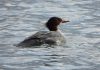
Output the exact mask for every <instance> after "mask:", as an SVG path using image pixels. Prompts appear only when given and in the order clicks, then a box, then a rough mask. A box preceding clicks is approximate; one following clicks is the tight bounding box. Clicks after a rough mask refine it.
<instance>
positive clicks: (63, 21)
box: [62, 20, 70, 23]
mask: <svg viewBox="0 0 100 70" xmlns="http://www.w3.org/2000/svg"><path fill="white" fill-rule="evenodd" d="M66 22H70V21H69V20H67V21H65V20H62V23H66Z"/></svg>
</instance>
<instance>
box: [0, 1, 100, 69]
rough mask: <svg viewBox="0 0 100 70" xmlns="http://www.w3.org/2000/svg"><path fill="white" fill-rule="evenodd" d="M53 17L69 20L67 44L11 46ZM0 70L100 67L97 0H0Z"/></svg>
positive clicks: (64, 29)
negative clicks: (29, 46) (26, 46)
mask: <svg viewBox="0 0 100 70" xmlns="http://www.w3.org/2000/svg"><path fill="white" fill-rule="evenodd" d="M52 16H58V17H61V18H64V19H66V20H67V19H68V20H70V22H69V23H68V24H67V23H66V24H62V25H60V27H59V28H60V29H61V30H62V32H63V33H64V34H65V36H66V40H67V42H66V45H64V46H54V48H51V47H48V48H45V47H43V46H41V47H38V48H18V47H15V46H13V45H14V44H17V43H19V42H20V41H22V40H24V39H25V38H26V37H29V36H30V35H32V34H34V33H35V32H36V31H40V30H47V29H45V26H44V24H45V22H46V21H47V20H48V19H49V18H50V17H52ZM0 70H100V0H0Z"/></svg>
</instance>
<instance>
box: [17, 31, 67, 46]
mask: <svg viewBox="0 0 100 70" xmlns="http://www.w3.org/2000/svg"><path fill="white" fill-rule="evenodd" d="M65 42H66V41H65V38H64V36H63V34H62V33H61V32H60V31H39V32H37V33H35V34H34V35H32V36H30V37H28V38H27V39H25V40H24V41H22V42H21V43H19V44H18V45H17V46H21V47H30V46H40V45H43V44H48V45H62V44H64V43H65Z"/></svg>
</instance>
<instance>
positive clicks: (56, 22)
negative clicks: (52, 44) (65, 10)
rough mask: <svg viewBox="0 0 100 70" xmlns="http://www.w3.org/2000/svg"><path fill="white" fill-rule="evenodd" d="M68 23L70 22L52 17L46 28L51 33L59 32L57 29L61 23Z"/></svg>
mask: <svg viewBox="0 0 100 70" xmlns="http://www.w3.org/2000/svg"><path fill="white" fill-rule="evenodd" d="M66 22H69V21H65V20H62V19H61V18H59V17H51V18H50V19H49V20H48V21H47V23H46V27H47V28H48V29H49V30H50V31H57V30H58V29H57V27H58V25H59V24H60V23H66Z"/></svg>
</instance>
